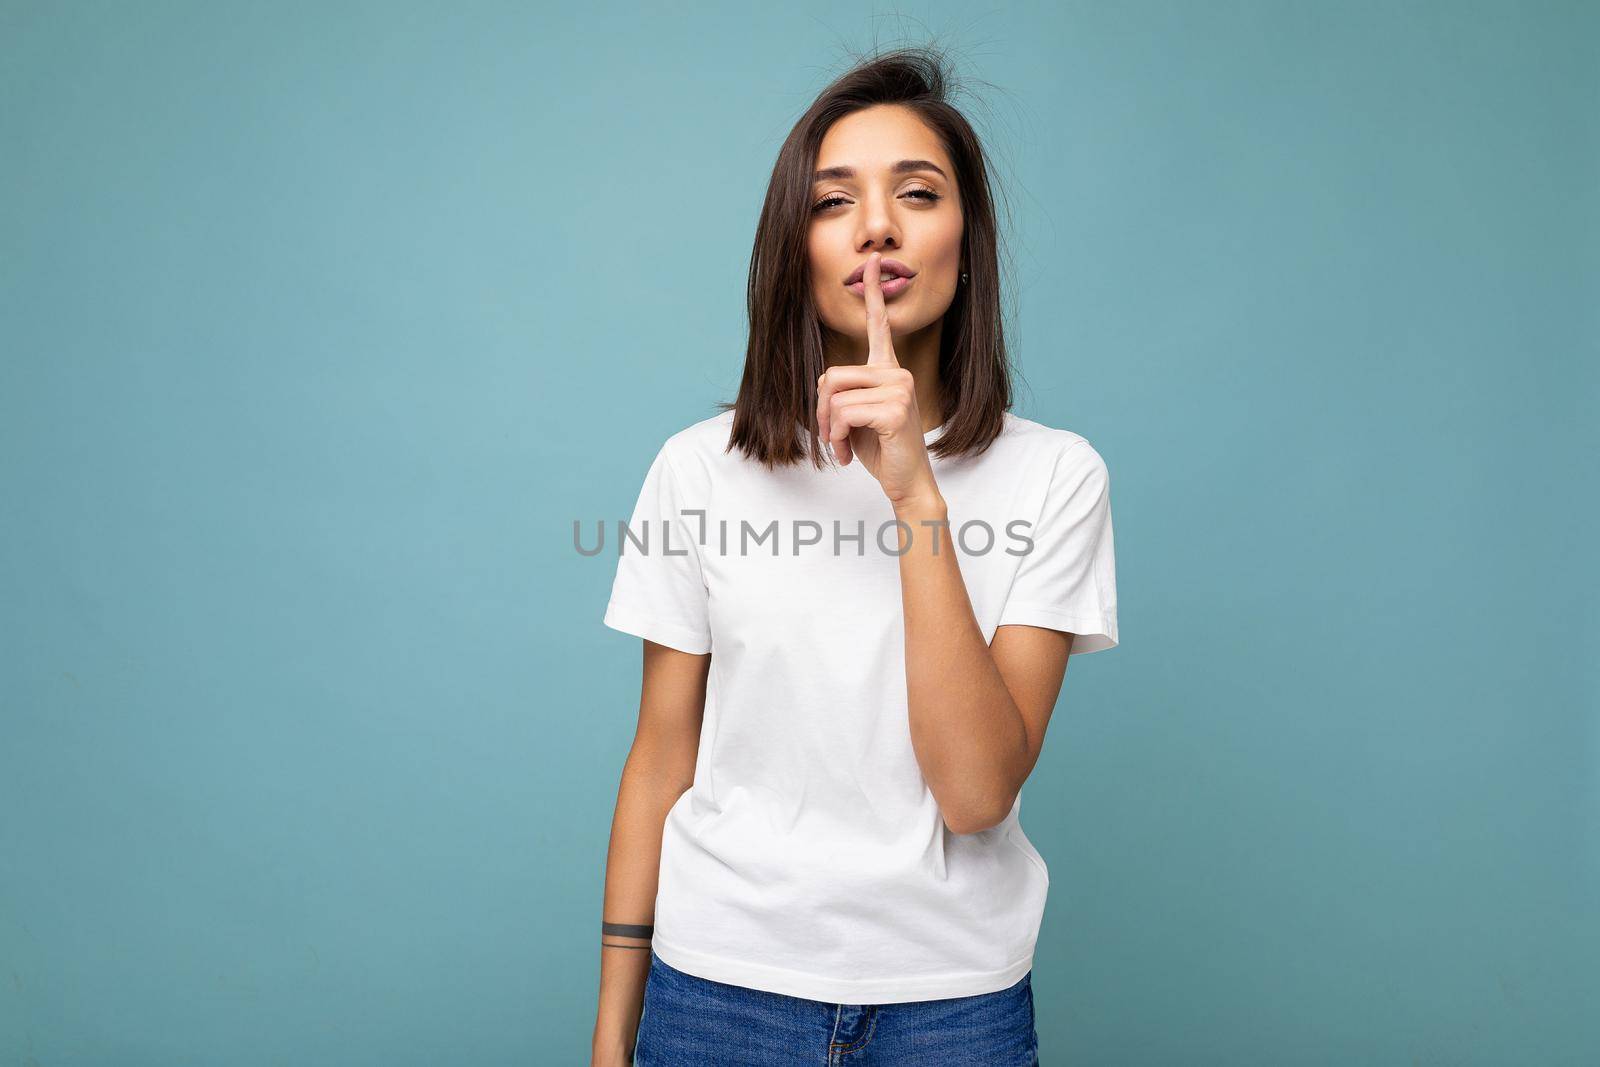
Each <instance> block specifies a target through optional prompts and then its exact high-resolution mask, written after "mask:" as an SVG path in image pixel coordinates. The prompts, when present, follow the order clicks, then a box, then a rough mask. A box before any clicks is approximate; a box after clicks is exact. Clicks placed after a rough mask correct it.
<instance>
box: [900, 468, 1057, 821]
mask: <svg viewBox="0 0 1600 1067" xmlns="http://www.w3.org/2000/svg"><path fill="white" fill-rule="evenodd" d="M894 511H895V518H897V519H899V520H901V521H902V522H905V523H906V524H907V525H908V526H909V527H910V531H911V532H910V536H909V541H910V548H909V549H908V548H907V547H906V545H907V540H908V537H907V535H906V531H905V530H901V532H900V546H899V547H900V549H901V550H902V552H903V555H901V557H900V589H901V604H902V606H903V610H904V613H905V630H906V691H907V697H908V699H909V701H910V719H911V744H912V748H913V749H914V750H915V751H916V755H917V763H918V764H919V765H920V766H921V767H922V776H923V777H924V778H925V779H926V780H927V782H928V788H929V789H930V790H931V791H932V792H933V795H934V799H935V800H937V801H938V802H939V810H940V812H941V813H942V814H943V816H944V822H945V825H946V826H947V827H949V828H950V831H951V832H952V833H957V834H970V833H976V832H977V831H979V830H987V829H988V828H990V827H991V826H994V825H996V824H997V823H999V822H1000V821H1001V820H1002V819H1004V818H1005V817H1006V814H1007V813H1008V812H1010V810H1011V805H1012V802H1013V801H1014V800H1015V799H1016V796H1017V793H1018V792H1020V791H1021V789H1022V783H1023V782H1024V781H1026V780H1027V777H1028V775H1029V774H1030V773H1032V771H1033V766H1034V764H1035V763H1036V762H1038V759H1039V752H1040V749H1041V748H1042V747H1043V746H1044V732H1045V726H1046V725H1047V724H1048V723H1049V721H1050V713H1051V711H1052V710H1053V709H1054V708H1055V703H1056V698H1057V697H1058V696H1059V695H1060V693H1061V682H1062V679H1063V677H1064V676H1065V674H1066V670H1067V657H1068V655H1070V653H1071V651H1072V636H1073V635H1072V634H1070V633H1063V632H1061V631H1058V630H1046V629H1043V628H1040V627H1035V626H1002V627H1000V628H999V629H998V630H997V631H996V632H995V636H994V644H993V646H992V647H991V646H990V645H988V644H985V643H984V640H983V631H982V630H981V629H980V628H979V627H978V621H977V618H976V617H975V616H974V614H973V611H972V601H971V599H970V598H969V597H968V595H967V586H966V582H965V581H964V580H963V579H962V577H961V569H960V566H959V565H958V563H957V562H956V554H955V546H954V545H953V544H952V543H951V540H950V533H951V531H950V526H949V518H950V516H949V510H948V508H947V506H946V504H945V501H944V498H943V497H942V496H940V495H939V493H938V492H937V490H933V491H931V492H928V493H926V494H923V495H920V496H918V497H915V498H911V499H907V500H904V501H902V502H900V503H897V504H896V505H895V509H894ZM930 524H933V525H930ZM935 542H937V554H935Z"/></svg>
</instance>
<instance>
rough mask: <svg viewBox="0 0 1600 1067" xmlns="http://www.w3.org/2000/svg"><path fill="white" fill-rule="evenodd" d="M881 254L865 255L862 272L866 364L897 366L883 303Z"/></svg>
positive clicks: (898, 362) (887, 313) (887, 311)
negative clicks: (863, 270)
mask: <svg viewBox="0 0 1600 1067" xmlns="http://www.w3.org/2000/svg"><path fill="white" fill-rule="evenodd" d="M882 264H883V254H882V253H881V252H874V253H872V255H871V256H868V257H867V269H866V271H865V272H864V281H865V285H866V297H867V366H869V367H898V366H899V365H900V361H899V360H898V359H896V358H895V356H894V341H893V339H892V337H891V336H890V333H889V310H888V308H886V307H885V306H884V303H883V268H882Z"/></svg>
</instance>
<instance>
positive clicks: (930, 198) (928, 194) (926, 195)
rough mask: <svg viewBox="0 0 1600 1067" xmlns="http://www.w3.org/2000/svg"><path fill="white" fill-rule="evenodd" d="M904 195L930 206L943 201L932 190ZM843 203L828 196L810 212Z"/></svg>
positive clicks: (912, 191) (911, 190) (842, 199)
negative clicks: (918, 199) (925, 202)
mask: <svg viewBox="0 0 1600 1067" xmlns="http://www.w3.org/2000/svg"><path fill="white" fill-rule="evenodd" d="M905 195H906V196H915V197H920V198H921V199H923V200H926V201H927V202H928V203H930V204H931V203H933V202H934V201H935V200H943V199H944V197H942V196H940V195H939V194H938V193H936V192H934V191H933V190H932V189H908V190H906V193H905ZM844 202H845V198H844V197H842V196H830V197H826V198H824V199H822V200H818V201H817V202H816V203H815V204H813V205H811V210H812V211H825V210H827V209H828V208H830V207H832V206H833V205H834V204H842V203H844Z"/></svg>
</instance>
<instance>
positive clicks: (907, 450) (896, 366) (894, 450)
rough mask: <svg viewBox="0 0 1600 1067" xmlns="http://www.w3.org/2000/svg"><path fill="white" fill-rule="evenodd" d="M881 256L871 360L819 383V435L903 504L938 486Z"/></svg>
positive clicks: (874, 258)
mask: <svg viewBox="0 0 1600 1067" xmlns="http://www.w3.org/2000/svg"><path fill="white" fill-rule="evenodd" d="M882 259H883V254H882V253H881V252H874V253H872V255H870V256H868V257H867V266H866V270H865V271H863V277H862V283H863V285H864V286H865V288H866V298H867V362H866V363H865V364H862V365H848V366H840V367H829V368H828V369H827V370H826V371H824V372H823V374H822V377H820V378H818V379H817V435H818V436H819V437H821V438H822V440H823V441H825V442H827V444H828V445H829V447H831V448H832V449H833V454H834V458H835V459H837V460H838V461H839V462H840V463H841V464H844V465H848V464H849V462H850V457H851V454H852V453H854V455H855V456H856V457H857V458H859V459H860V460H861V465H862V466H864V467H866V469H867V473H869V474H871V475H872V476H873V477H874V478H876V479H878V483H879V484H880V485H882V486H883V491H884V493H885V494H886V495H887V496H888V497H889V500H890V501H891V502H892V503H894V504H896V505H899V504H901V503H904V502H907V501H909V500H911V499H912V498H914V497H916V496H917V495H919V494H921V493H923V492H924V491H926V490H929V489H932V488H933V487H934V479H933V467H932V465H931V464H930V463H929V462H928V448H927V444H926V443H925V442H924V441H923V437H922V413H921V411H920V410H918V408H917V388H916V382H915V381H914V380H913V379H912V376H911V372H910V371H908V370H906V369H905V368H904V367H902V366H900V361H899V360H897V359H895V355H894V342H893V339H892V338H891V336H890V333H889V313H888V311H887V310H885V308H884V304H883V288H882V285H881V279H882V271H881V270H880V268H879V263H880V261H881V260H882Z"/></svg>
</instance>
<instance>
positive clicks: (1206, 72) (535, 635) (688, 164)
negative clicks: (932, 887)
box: [0, 2, 1600, 1067]
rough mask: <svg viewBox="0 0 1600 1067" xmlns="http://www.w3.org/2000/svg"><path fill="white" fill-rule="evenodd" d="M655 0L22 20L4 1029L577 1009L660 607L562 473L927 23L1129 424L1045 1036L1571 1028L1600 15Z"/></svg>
mask: <svg viewBox="0 0 1600 1067" xmlns="http://www.w3.org/2000/svg"><path fill="white" fill-rule="evenodd" d="M692 12H693V13H692V14H689V15H680V14H675V13H671V12H669V11H665V10H661V9H659V8H658V7H656V6H653V5H627V6H606V5H601V6H593V5H588V6H579V5H562V6H555V5H551V6H548V7H546V6H540V5H530V4H490V3H471V4H455V5H445V4H436V5H420V4H411V5H402V4H398V3H385V4H353V3H340V4H332V5H328V4H312V3H297V4H253V5H245V4H199V3H183V4H179V3H170V2H164V3H143V4H116V3H56V4H18V3H5V4H4V5H3V6H0V331H3V332H0V347H3V351H4V358H3V364H0V463H3V473H4V486H3V489H4V492H3V497H0V499H3V501H4V513H3V524H4V526H3V528H4V558H3V562H4V569H3V572H0V574H3V581H4V585H3V589H0V626H3V632H0V636H3V638H4V642H5V654H4V664H5V669H4V674H3V679H0V701H3V705H0V714H3V720H0V722H3V734H0V1064H4V1065H12V1064H15V1065H18V1067H60V1065H80V1064H115V1065H120V1067H133V1065H143V1064H160V1065H163V1067H172V1065H181V1064H224V1063H225V1064H230V1065H254V1064H297V1065H298V1064H338V1065H364V1064H372V1065H398V1064H413V1063H415V1064H436V1063H460V1064H501V1063H506V1064H510V1063H524V1064H525V1063H552V1064H554V1063H562V1064H566V1063H579V1062H587V1059H586V1057H587V1052H588V1044H589V1039H590V1031H591V1027H592V1025H593V1021H594V1005H595V995H596V978H597V966H598V955H599V949H598V940H599V937H598V925H599V921H600V904H601V892H602V878H603V865H604V858H605V849H606V843H607V834H608V830H609V825H610V819H611V814H612V805H613V803H614V801H615V796H616V788H617V779H618V774H619V772H620V770H621V766H622V760H623V757H624V755H625V753H626V751H627V747H628V744H629V741H630V739H631V736H632V730H633V726H634V722H635V716H636V713H637V706H638V696H639V694H638V684H639V660H640V656H639V646H638V641H637V640H636V639H630V638H626V637H624V636H623V635H621V634H618V633H615V632H613V631H610V630H608V629H605V628H604V627H603V626H602V625H601V622H600V618H601V615H602V613H603V610H604V605H605V601H606V598H607V596H608V593H609V588H610V582H611V577H612V568H613V566H614V562H615V561H614V559H607V558H606V557H604V556H602V557H599V558H594V559H588V558H584V557H581V556H579V555H578V554H577V553H576V551H575V550H574V548H573V546H572V522H573V520H574V519H578V518H582V519H585V520H589V521H593V520H594V519H606V520H608V521H614V520H615V519H619V518H625V517H626V516H627V515H628V512H629V510H630V509H631V506H632V503H633V498H634V495H635V494H636V492H637V490H638V486H639V483H640V481H641V479H642V478H643V475H644V471H645V468H646V466H647V465H648V463H649V461H650V458H651V457H652V456H653V455H654V452H655V449H656V448H657V447H659V445H660V443H661V441H662V440H663V439H664V438H665V437H666V436H667V435H668V434H670V433H672V432H674V431H675V430H677V429H680V428H682V427H683V426H686V425H688V424H689V423H691V422H694V421H697V420H699V419H701V418H705V417H707V416H708V415H711V414H713V413H714V408H713V407H712V404H713V402H714V401H716V400H722V399H732V397H733V394H734V391H735V389H736V386H737V383H738V377H739V372H740V366H741V360H742V357H743V344H744V319H743V315H744V305H743V292H744V283H745V269H746V265H747V260H748V255H749V249H750V243H751V240H752V236H753V232H754V224H755V219H756V215H757V212H758V210H759V207H760V203H761V197H762V194H763V190H764V188H765V184H766V180H767V176H768V173H769V170H770V167H771V164H772V161H773V157H774V155H775V152H776V149H777V146H778V144H779V143H780V142H781V140H782V138H783V136H784V134H785V133H786V132H787V130H788V129H789V127H790V125H791V124H792V123H793V121H794V120H795V119H796V118H797V117H798V116H799V114H800V112H801V111H802V110H803V108H804V106H805V105H806V104H807V102H809V100H810V99H811V98H812V97H813V95H814V94H815V93H816V92H817V91H818V90H819V89H820V88H821V87H822V86H823V85H824V84H825V83H826V81H827V80H828V78H829V77H830V76H831V75H832V74H833V73H835V72H836V71H837V70H839V69H840V68H841V66H842V65H843V64H844V63H845V62H847V60H848V50H849V49H857V50H864V49H868V48H870V47H872V46H873V45H874V43H876V44H877V45H879V46H881V47H889V46H892V45H895V44H899V43H905V42H916V41H921V40H925V39H927V38H928V36H929V35H937V36H938V38H939V39H941V40H943V41H944V42H945V43H946V44H948V45H950V46H951V47H952V48H954V49H955V50H956V52H957V55H958V59H960V60H961V61H962V64H963V67H962V71H963V73H964V74H966V75H968V76H969V77H971V78H974V79H978V80H979V81H978V83H977V84H975V88H976V89H977V91H978V94H979V95H978V97H977V98H976V99H973V98H968V99H966V100H965V101H964V102H965V103H966V104H967V105H968V106H969V109H970V113H971V114H972V116H973V118H974V120H975V121H976V122H978V124H979V125H980V127H981V128H982V130H983V132H984V134H985V136H986V137H987V138H988V141H989V144H990V147H991V150H992V151H993V153H994V157H995V163H996V175H995V177H996V180H997V181H998V182H999V183H1000V184H1001V185H1002V186H1003V187H1004V188H1005V190H1006V191H1007V195H1008V196H1009V197H1010V199H1011V200H1012V202H1013V206H1014V209H1015V215H1014V218H1013V226H1012V228H1011V238H1012V240H1011V245H1010V248H1011V253H1012V256H1013V259H1014V262H1015V268H1016V269H1015V273H1014V274H1013V275H1012V276H1011V277H1010V278H1009V279H1008V294H1009V296H1010V297H1011V298H1013V299H1014V300H1015V301H1016V306H1017V317H1016V319H1015V322H1014V324H1013V328H1012V330H1011V332H1010V338H1011V340H1012V341H1013V343H1014V345H1015V354H1016V357H1017V359H1018V360H1019V362H1020V363H1021V366H1022V368H1023V370H1024V374H1025V377H1026V387H1025V388H1024V390H1023V392H1022V394H1021V399H1020V403H1019V404H1018V407H1017V410H1018V411H1019V413H1021V414H1024V415H1027V416H1029V417H1031V418H1036V419H1039V420H1041V421H1044V422H1049V423H1052V424H1054V425H1059V426H1065V427H1068V428H1071V429H1074V430H1076V431H1078V432H1079V433H1082V434H1084V435H1085V436H1086V437H1088V438H1089V439H1090V440H1091V441H1092V442H1093V443H1094V444H1095V446H1096V447H1097V448H1098V449H1099V450H1100V452H1101V453H1102V455H1104V456H1105V458H1106V460H1107V462H1108V464H1109V467H1110V469H1111V472H1112V486H1113V490H1112V491H1113V501H1114V512H1115V516H1116V524H1117V547H1118V562H1119V571H1118V574H1119V589H1120V615H1121V629H1122V637H1123V645H1122V647H1120V648H1118V649H1116V650H1114V651H1112V652H1110V653H1104V654H1100V655H1096V656H1092V657H1085V658H1084V659H1083V660H1075V661H1074V663H1073V665H1072V669H1071V670H1070V671H1069V672H1068V677H1067V683H1066V686H1065V689H1064V691H1063V696H1062V700H1061V703H1060V705H1059V706H1058V708H1057V711H1056V714H1055V718H1054V721H1053V723H1052V726H1051V731H1050V739H1049V742H1048V744H1047V745H1046V748H1045V751H1044V756H1043V759H1042V761H1041V762H1040V764H1039V766H1038V768H1037V769H1036V771H1035V772H1034V775H1033V777H1032V779H1031V780H1030V783H1029V785H1028V787H1027V789H1026V791H1025V794H1024V798H1025V799H1024V807H1023V822H1024V825H1025V826H1026V828H1027V831H1028V833H1029V835H1030V836H1031V838H1032V839H1033V841H1034V842H1035V843H1036V844H1037V846H1038V847H1039V849H1040V850H1041V851H1042V853H1043V854H1044V856H1045V858H1046V859H1047V860H1048V861H1049V863H1050V868H1051V873H1052V893H1051V899H1050V905H1049V908H1048V911H1047V914H1046V917H1045V924H1044V931H1043V934H1042V937H1041V942H1040V945H1039V953H1038V957H1037V961H1036V971H1035V989H1036V996H1037V998H1038V1001H1037V1003H1038V1008H1039V1031H1040V1037H1041V1046H1042V1053H1043V1057H1044V1061H1045V1062H1047V1063H1056V1064H1069V1063H1070V1064H1152V1065H1171V1064H1185V1065H1192V1064H1219V1065H1240V1064H1271V1065H1282V1064H1348V1063H1363V1064H1369V1063H1370V1064H1402V1065H1410V1067H1424V1065H1442V1064H1452V1065H1456V1064H1518V1065H1521V1064H1580V1063H1582V1064H1592V1063H1595V1062H1597V1061H1600V1013H1597V1012H1595V1011H1594V1010H1593V1009H1594V1007H1595V1005H1596V1003H1597V994H1600V982H1597V969H1596V967H1595V961H1596V960H1597V959H1600V921H1597V910H1596V902H1597V899H1600V895H1597V892H1600V819H1597V812H1600V788H1597V756H1600V735H1597V718H1596V709H1597V705H1600V699H1597V698H1600V684H1597V681H1600V678H1597V670H1596V651H1595V650H1596V646H1597V639H1600V632H1597V631H1600V627H1597V620H1596V609H1595V599H1596V598H1595V594H1596V590H1597V587H1600V582H1597V580H1596V579H1597V574H1596V566H1595V562H1594V545H1595V544H1596V542H1597V534H1600V530H1597V525H1600V524H1597V522H1596V493H1595V488H1596V486H1595V480H1594V472H1595V443H1596V442H1595V439H1594V425H1593V423H1594V415H1595V409H1596V401H1597V400H1600V383H1597V375H1596V366H1597V356H1600V322H1597V312H1596V308H1597V299H1596V298H1597V294H1600V239H1597V232H1600V166H1597V158H1600V153H1597V140H1600V137H1597V123H1596V115H1597V114H1600V63H1597V58H1596V48H1597V46H1596V42H1597V40H1600V8H1597V7H1596V5H1594V4H1589V3H1561V4H1558V3H1537V4H1534V3H1529V4H1504V3H1499V4H1485V3H1450V4H1419V3H1410V4H1395V3H1389V2H1383V3H1364V2H1363V3H1327V4H1306V3H1294V4H1281V3H1207V4H1193V3H1160V4H1155V3H1117V4H1110V3H1094V4H1083V3H1069V4H1058V3H1052V4H1042V3H1041V4H1001V5H980V7H979V8H977V9H973V8H970V7H969V5H965V4H959V3H951V4H940V5H932V6H928V7H920V6H919V7H917V8H915V9H914V13H913V14H906V15H886V14H883V13H881V11H880V9H879V8H877V7H874V6H872V5H859V4H841V3H826V4H807V5H799V6H795V5H789V6H787V7H785V8H778V7H767V6H762V5H746V4H738V5H733V4H727V5H710V4H706V5H694V6H693V8H692ZM983 82H987V83H989V84H982V83H983Z"/></svg>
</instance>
